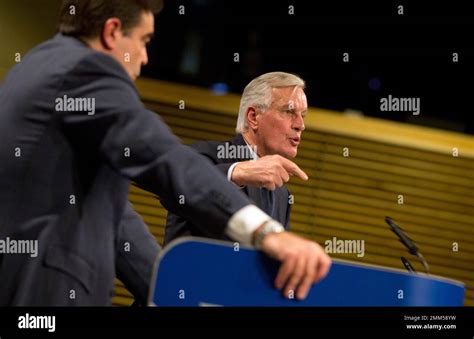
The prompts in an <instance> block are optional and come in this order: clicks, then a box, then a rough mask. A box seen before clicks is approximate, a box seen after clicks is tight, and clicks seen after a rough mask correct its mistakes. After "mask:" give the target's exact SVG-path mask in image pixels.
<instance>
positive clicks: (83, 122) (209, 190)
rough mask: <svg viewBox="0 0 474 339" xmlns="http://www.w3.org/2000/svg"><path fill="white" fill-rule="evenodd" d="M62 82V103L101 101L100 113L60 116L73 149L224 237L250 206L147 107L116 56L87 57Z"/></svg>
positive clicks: (98, 55)
mask: <svg viewBox="0 0 474 339" xmlns="http://www.w3.org/2000/svg"><path fill="white" fill-rule="evenodd" d="M59 81H60V82H61V83H62V85H61V87H60V90H59V91H58V97H62V96H63V95H67V96H68V97H72V98H90V97H92V98H93V99H95V112H94V114H88V113H87V112H75V113H71V112H68V113H65V114H64V113H62V112H61V119H60V121H61V122H62V123H63V124H64V131H65V133H66V136H67V137H68V139H69V140H70V142H71V143H72V144H73V146H74V145H77V149H81V150H88V151H89V152H97V153H98V154H97V157H98V158H100V159H103V160H104V161H105V162H106V163H108V164H109V165H110V166H111V167H112V168H113V169H115V170H116V171H118V172H119V173H120V174H121V175H123V176H125V177H128V178H130V179H131V180H134V181H135V182H136V183H137V184H138V185H139V186H140V187H142V188H144V189H146V190H148V191H150V192H153V193H155V194H157V195H158V196H159V197H160V200H161V202H162V204H163V205H164V206H165V207H166V208H167V209H169V210H171V211H173V212H174V213H177V214H180V215H183V216H185V217H186V218H187V219H188V220H193V222H194V223H196V224H199V225H201V226H203V227H209V228H213V229H214V230H215V232H217V233H220V234H223V233H224V232H225V229H226V226H227V222H228V220H229V219H230V217H231V216H232V215H233V214H234V213H235V212H237V211H238V210H239V209H241V208H242V207H244V206H246V205H248V204H250V201H249V200H248V199H247V197H246V196H245V195H244V194H243V193H241V192H239V191H238V190H237V189H236V188H235V187H233V185H232V184H230V183H228V182H227V180H226V178H225V177H224V176H222V175H220V174H219V171H218V170H217V169H216V168H215V167H214V166H213V165H212V164H211V163H210V162H209V161H207V160H206V159H205V158H204V157H203V156H201V155H199V154H197V153H196V152H194V151H192V150H191V149H190V148H189V147H188V146H185V145H183V144H181V143H180V141H179V140H178V139H177V137H176V136H175V135H173V133H172V132H171V131H170V129H169V128H168V127H167V126H166V124H165V123H164V122H163V121H162V120H161V119H160V118H159V117H158V116H157V115H156V114H155V113H153V112H151V111H149V110H147V109H146V108H145V107H144V106H143V104H142V103H141V101H140V99H139V96H138V93H137V91H136V89H135V87H134V85H133V83H132V82H131V80H130V79H129V78H128V76H127V75H126V73H125V71H124V70H123V68H122V67H121V66H120V64H118V63H117V62H116V61H115V60H114V59H112V58H111V57H109V56H106V55H105V54H102V53H91V54H88V55H87V56H86V57H84V58H83V60H82V61H81V62H80V63H78V64H77V65H76V67H75V68H74V69H73V70H72V71H71V72H70V74H67V75H66V76H65V77H64V79H59ZM183 202H184V203H183Z"/></svg>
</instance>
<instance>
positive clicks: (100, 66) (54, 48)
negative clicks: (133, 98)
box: [32, 34, 133, 86]
mask: <svg viewBox="0 0 474 339" xmlns="http://www.w3.org/2000/svg"><path fill="white" fill-rule="evenodd" d="M32 54H33V55H36V56H37V57H39V58H40V59H42V57H43V58H44V59H46V58H50V59H52V60H54V69H55V71H56V72H58V74H70V73H78V74H87V75H89V76H90V77H92V78H93V77H104V76H105V77H106V76H110V77H115V78H117V79H120V80H123V81H125V82H127V83H129V84H131V85H132V86H133V82H132V80H131V79H130V77H129V76H128V75H127V73H126V71H125V70H124V69H123V67H122V66H121V65H120V64H119V63H118V62H117V61H116V60H115V59H114V58H112V57H111V56H108V55H106V54H104V53H101V52H99V51H96V50H94V49H92V48H90V47H88V46H86V45H85V44H84V43H83V42H81V41H80V40H79V39H77V38H75V37H70V36H65V35H62V34H57V35H56V36H55V37H54V38H53V39H51V40H48V41H46V42H45V43H43V44H41V45H39V46H38V47H36V48H35V49H34V50H33V51H32ZM46 62H48V60H46Z"/></svg>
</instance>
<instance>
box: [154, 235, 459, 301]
mask: <svg viewBox="0 0 474 339" xmlns="http://www.w3.org/2000/svg"><path fill="white" fill-rule="evenodd" d="M278 267H279V262H277V261H275V260H273V259H271V258H269V257H267V256H266V255H264V254H263V253H262V252H260V251H256V250H254V249H252V248H247V247H245V248H244V247H242V246H241V247H238V245H237V244H235V245H234V244H233V243H231V242H224V241H217V240H211V239H204V238H194V237H186V238H180V239H177V240H175V241H173V242H172V243H170V244H169V245H168V246H167V247H166V248H165V249H164V250H163V251H162V253H160V256H159V258H158V260H157V262H156V265H155V269H154V273H153V281H152V285H151V286H152V288H151V292H150V296H149V305H150V306H284V307H288V306H403V307H406V306H463V302H464V284H463V283H461V282H459V281H455V280H451V279H447V278H443V277H439V276H434V275H426V274H423V273H418V274H413V273H409V272H407V271H404V270H401V269H400V270H399V269H392V268H386V267H381V266H375V265H367V264H359V263H354V262H349V261H345V260H338V259H333V263H332V266H331V270H330V272H329V274H328V275H327V276H326V278H325V279H324V280H322V281H321V282H319V283H317V284H315V285H313V287H312V288H311V290H310V292H309V294H308V296H307V298H306V299H305V300H302V301H300V300H297V299H296V297H295V299H286V298H284V297H283V296H282V294H281V291H279V290H277V289H275V288H274V280H275V277H276V273H277V271H278Z"/></svg>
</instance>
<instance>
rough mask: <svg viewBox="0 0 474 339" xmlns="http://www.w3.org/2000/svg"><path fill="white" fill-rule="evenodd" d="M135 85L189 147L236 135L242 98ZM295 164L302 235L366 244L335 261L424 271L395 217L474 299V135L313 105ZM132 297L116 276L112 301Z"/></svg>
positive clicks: (137, 203) (152, 213)
mask: <svg viewBox="0 0 474 339" xmlns="http://www.w3.org/2000/svg"><path fill="white" fill-rule="evenodd" d="M137 85H138V88H139V92H140V95H141V97H142V99H143V101H144V103H145V104H146V106H147V107H149V108H150V109H152V110H153V111H155V112H157V113H159V114H160V116H161V117H162V119H163V120H164V121H165V122H166V123H167V124H168V125H169V126H170V127H171V129H172V130H173V132H174V133H175V134H176V135H178V136H179V137H180V138H181V140H182V141H183V142H184V143H187V144H188V143H191V142H193V141H195V140H205V139H209V140H226V139H229V138H231V137H232V136H233V135H234V128H235V122H236V112H237V111H238V105H239V96H238V95H233V94H232V95H225V96H215V95H213V94H212V93H211V92H209V91H207V90H205V89H199V88H193V87H189V86H183V85H177V84H171V83H166V82H160V81H154V80H146V79H144V80H140V81H139V82H138V84H137ZM309 101H310V105H311V98H309ZM180 104H181V105H183V104H184V106H185V107H184V109H179V106H180ZM296 163H297V164H298V165H299V166H300V167H302V169H303V170H304V171H305V172H306V173H307V174H308V175H309V177H310V180H309V181H308V182H306V183H304V182H302V181H299V180H298V179H292V180H291V182H290V184H289V189H290V191H291V192H292V194H293V195H294V200H295V201H294V206H293V213H292V216H291V224H292V229H293V231H294V232H296V233H299V234H301V235H303V236H305V237H308V238H311V239H313V240H315V241H317V242H319V243H320V244H321V245H322V246H323V247H324V246H325V241H326V240H331V239H333V237H336V238H337V239H341V240H364V241H365V255H364V256H363V257H358V256H357V255H356V254H353V253H346V254H331V256H333V257H335V258H344V259H347V260H353V261H356V262H365V263H371V264H377V265H383V266H388V267H395V268H403V266H402V263H401V261H400V256H402V255H403V256H405V257H406V258H408V259H409V260H410V261H411V263H412V264H413V266H414V267H415V269H416V270H419V271H423V267H422V266H421V264H419V262H418V261H417V260H416V258H414V257H413V256H411V255H410V254H408V253H407V252H406V250H405V248H404V247H403V245H402V244H401V243H399V241H398V240H397V238H396V236H395V235H394V234H393V233H392V232H391V231H390V229H389V227H388V225H386V224H385V221H384V218H385V216H391V217H392V218H394V220H395V221H396V222H397V223H398V225H399V226H401V227H402V228H403V229H404V230H405V231H406V232H407V233H408V234H409V236H410V237H411V238H412V239H413V240H414V241H415V242H416V243H417V245H418V247H419V248H420V251H421V252H422V253H423V254H424V256H425V258H426V260H427V261H428V263H429V264H430V268H431V273H432V274H436V275H440V276H445V277H449V278H453V279H456V280H460V281H462V282H464V283H465V284H466V286H467V290H466V298H465V305H470V306H473V305H474V218H473V217H474V138H473V137H471V136H467V135H462V134H457V133H452V132H446V131H439V130H435V129H429V128H423V127H418V126H413V125H406V124H400V123H395V122H389V121H382V120H377V119H372V118H358V117H353V116H347V115H343V114H341V113H338V112H329V111H326V110H321V109H314V108H312V109H310V110H309V114H308V117H307V118H306V130H305V132H304V133H303V141H302V143H301V145H300V148H299V151H298V157H297V158H296ZM185 165H186V164H183V166H185ZM129 198H130V201H132V203H133V204H134V207H135V209H136V210H137V211H138V212H139V213H140V214H141V215H142V216H143V218H144V220H145V222H146V223H147V224H148V225H149V227H150V229H151V231H152V233H153V234H154V235H155V236H156V238H157V240H158V241H159V242H160V243H161V242H162V238H163V230H164V229H163V227H164V224H165V218H166V210H164V209H163V208H162V207H161V206H160V204H159V203H158V201H157V200H156V198H155V197H154V196H153V195H152V194H150V193H148V192H145V191H143V190H141V189H139V188H137V187H135V186H132V187H131V190H130V195H129ZM402 200H403V201H402ZM131 302H132V299H131V295H130V293H129V292H128V291H127V290H126V289H125V288H124V287H123V285H122V284H121V283H120V282H119V281H117V289H116V296H115V297H114V299H113V303H114V304H115V305H129V304H130V303H131Z"/></svg>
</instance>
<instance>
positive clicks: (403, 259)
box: [400, 256, 416, 273]
mask: <svg viewBox="0 0 474 339" xmlns="http://www.w3.org/2000/svg"><path fill="white" fill-rule="evenodd" d="M400 259H402V263H403V265H404V266H405V267H406V269H407V270H408V272H412V273H416V271H415V269H414V268H413V266H412V265H411V264H410V262H409V261H408V260H407V259H406V258H405V257H403V256H402V257H401V258H400Z"/></svg>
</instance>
